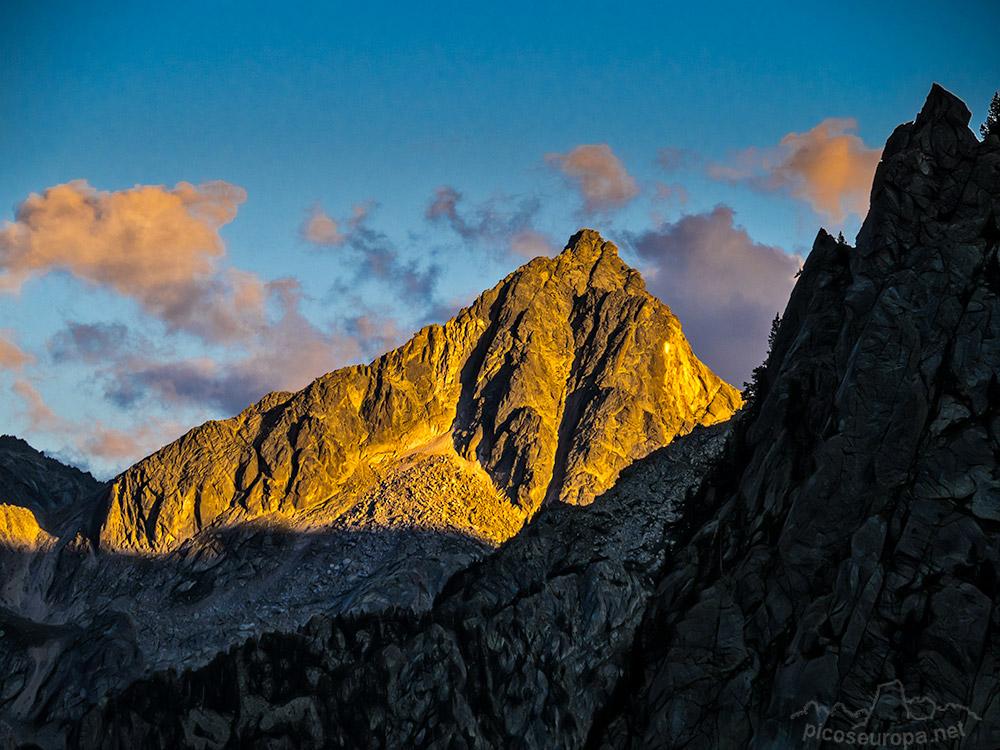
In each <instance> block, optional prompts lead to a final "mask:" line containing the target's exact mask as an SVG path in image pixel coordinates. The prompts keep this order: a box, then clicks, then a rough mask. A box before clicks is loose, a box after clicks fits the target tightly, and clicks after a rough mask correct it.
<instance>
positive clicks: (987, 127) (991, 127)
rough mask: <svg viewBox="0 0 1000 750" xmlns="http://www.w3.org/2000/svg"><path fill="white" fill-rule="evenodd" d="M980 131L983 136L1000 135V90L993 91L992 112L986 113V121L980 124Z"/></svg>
mask: <svg viewBox="0 0 1000 750" xmlns="http://www.w3.org/2000/svg"><path fill="white" fill-rule="evenodd" d="M979 132H980V134H981V135H982V136H983V138H985V137H986V136H988V135H1000V91H994V92H993V101H992V102H990V112H989V114H988V115H986V122H984V123H983V124H982V125H980V126H979Z"/></svg>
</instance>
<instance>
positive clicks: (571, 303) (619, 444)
mask: <svg viewBox="0 0 1000 750" xmlns="http://www.w3.org/2000/svg"><path fill="white" fill-rule="evenodd" d="M740 403H741V401H740V397H739V394H738V393H737V392H736V391H735V390H734V389H733V388H732V387H731V386H729V385H728V384H726V383H724V382H723V381H721V380H719V379H718V378H717V377H716V376H715V375H713V374H712V373H711V371H710V370H708V368H706V367H705V366H704V365H703V364H702V363H701V362H699V361H698V359H697V358H696V357H695V356H694V354H693V353H692V352H691V348H690V346H689V345H688V343H687V341H686V340H685V339H684V336H683V334H682V333H681V328H680V323H679V322H678V321H677V319H676V318H675V317H674V316H673V315H672V314H671V313H670V310H669V309H668V308H667V307H666V306H665V305H664V304H662V303H661V302H659V301H658V300H656V299H655V298H654V297H651V296H650V295H649V294H647V293H646V291H645V285H644V284H643V282H642V279H641V278H640V276H639V274H638V273H637V272H635V271H634V270H632V269H630V268H629V267H628V266H626V265H625V264H624V263H622V261H621V260H620V259H619V257H618V254H617V249H616V248H615V246H614V245H612V244H611V243H609V242H605V241H604V240H603V239H601V237H600V236H599V235H598V234H597V233H596V232H593V231H590V230H582V231H581V232H579V233H578V234H577V235H575V236H574V237H573V238H572V239H571V240H570V243H569V245H568V246H567V248H566V249H565V250H564V251H563V252H562V253H561V254H560V255H559V256H558V257H556V258H537V259H535V260H534V261H532V262H531V263H528V264H527V265H526V266H524V267H522V268H521V269H520V270H518V271H516V272H515V273H513V274H511V275H510V276H508V277H507V278H506V279H504V281H502V282H501V283H500V284H498V285H497V286H496V287H494V288H493V289H491V290H490V291H488V292H486V293H484V294H483V295H482V296H481V297H480V298H479V299H478V300H477V301H476V302H475V303H474V304H473V305H472V306H470V307H468V308H466V309H465V310H463V311H462V312H461V313H459V315H458V316H457V317H456V318H454V319H453V320H451V321H449V322H448V323H446V324H445V325H444V326H439V325H432V326H428V327H427V328H424V329H423V330H421V331H420V332H418V333H417V334H416V335H415V336H414V337H413V338H412V339H411V340H410V341H409V342H408V343H406V344H405V345H403V346H402V347H400V348H399V349H396V350H395V351H392V352H389V353H388V354H386V355H384V356H383V357H380V358H379V359H377V360H375V362H373V363H372V364H371V365H366V366H358V367H349V368H345V369H343V370H338V371H336V372H333V373H331V374H329V375H326V376H324V377H321V378H319V379H318V380H316V381H315V382H313V383H312V385H310V386H309V387H307V388H306V389H305V390H303V391H301V392H300V393H297V394H288V393H273V394H271V395H269V396H267V397H266V398H264V399H263V400H262V401H261V402H260V403H258V404H256V405H255V406H252V407H250V408H248V409H247V410H246V411H244V412H243V413H242V414H240V415H239V416H237V417H234V418H233V419H229V420H226V421H222V422H210V423H208V424H205V425H203V426H201V427H199V428H197V429H195V430H192V431H191V432H190V433H188V434H187V435H185V436H184V437H182V438H181V439H180V440H178V441H177V442H175V443H172V444H171V445H169V446H167V447H165V448H163V449H162V450H160V451H158V452H157V453H155V454H153V455H152V456H150V457H149V458H147V459H145V460H143V461H141V462H140V463H138V464H136V465H135V466H134V467H132V468H131V469H129V470H128V471H126V472H125V473H124V474H122V475H121V476H119V477H118V478H117V479H116V480H115V481H114V483H113V485H112V487H111V490H110V493H109V496H108V501H107V504H108V508H107V514H106V516H105V517H104V518H103V521H102V523H101V529H100V544H101V547H102V548H103V549H106V550H135V551H140V552H151V551H152V552H164V551H169V550H173V549H176V548H177V547H178V546H180V545H181V544H183V543H184V541H185V540H187V539H190V538H191V537H193V536H194V535H196V534H197V533H198V532H200V531H201V530H202V529H205V528H207V527H209V526H212V525H213V524H214V525H216V526H232V525H233V524H237V523H242V522H245V521H247V520H251V519H253V518H258V517H261V516H265V515H270V516H272V517H276V518H282V517H283V518H287V519H294V521H295V522H296V523H298V524H300V525H303V524H304V525H309V526H316V525H322V524H325V523H329V522H330V521H332V520H335V519H336V518H338V517H339V516H341V515H342V514H343V513H344V512H345V511H347V510H349V509H350V508H352V507H354V506H356V505H357V504H358V503H359V502H362V501H364V500H365V499H366V498H371V497H372V495H373V494H376V495H377V494H378V492H379V491H380V489H382V486H381V476H380V475H382V474H384V473H386V472H390V473H391V472H393V471H394V470H395V467H397V465H398V462H399V461H400V460H403V459H407V458H408V457H409V460H411V461H412V460H416V459H414V458H413V456H414V455H416V456H418V457H419V456H421V455H434V456H443V457H444V458H445V460H446V464H447V465H446V466H444V467H443V468H442V470H443V471H444V472H447V471H450V470H455V471H458V472H459V473H461V474H462V475H463V481H461V482H458V483H457V484H456V485H455V493H453V494H454V499H455V502H457V503H458V504H459V505H469V504H470V502H469V498H467V497H464V494H465V493H468V492H471V493H474V494H475V497H474V498H472V500H473V502H472V503H471V504H472V505H475V506H476V507H478V508H479V509H480V514H479V516H478V517H475V518H473V517H468V518H466V519H457V518H452V519H451V521H450V524H451V526H452V527H454V528H455V529H456V530H458V531H461V532H465V533H468V534H470V535H473V536H477V537H481V538H483V539H484V540H488V541H492V542H493V543H496V542H499V541H502V540H503V539H506V538H507V537H508V536H510V534H511V533H513V532H514V531H516V530H517V529H518V528H519V527H520V526H521V525H522V524H523V522H524V520H525V519H527V518H530V516H531V515H532V514H533V513H534V512H535V511H536V510H537V509H538V508H539V507H540V505H541V503H542V502H543V500H545V499H546V498H550V499H553V500H555V499H559V500H563V501H566V502H571V503H587V502H590V500H591V499H592V498H593V497H594V496H595V495H596V494H598V493H600V492H602V491H603V490H605V489H607V488H608V487H610V486H611V485H612V484H613V483H614V480H615V479H616V478H617V476H618V473H619V471H621V469H622V468H624V467H625V466H627V465H628V464H629V463H630V462H632V461H633V460H635V459H637V458H640V457H642V456H645V455H647V454H648V453H650V452H651V451H652V450H654V449H656V448H658V447H660V446H662V445H665V444H666V443H668V442H669V441H670V440H671V439H672V438H673V437H674V436H676V435H678V434H684V433H686V432H688V431H690V430H691V429H692V428H693V427H694V426H696V425H699V424H713V423H715V422H719V421H723V420H725V419H728V418H729V416H730V415H731V414H732V413H733V411H734V410H735V409H737V408H738V407H739V405H740ZM439 468H441V467H439ZM448 499H451V498H446V500H448ZM417 510H418V509H416V508H414V509H413V511H414V514H416V513H417ZM403 515H404V517H405V516H406V515H407V514H405V513H404V514H403Z"/></svg>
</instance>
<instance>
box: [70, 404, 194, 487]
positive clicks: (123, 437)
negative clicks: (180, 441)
mask: <svg viewBox="0 0 1000 750" xmlns="http://www.w3.org/2000/svg"><path fill="white" fill-rule="evenodd" d="M188 429H190V427H189V426H187V425H183V424H181V423H180V422H175V421H173V420H169V419H155V418H154V419H151V420H150V421H149V422H148V423H146V424H140V425H137V426H135V427H129V428H128V429H119V428H116V427H109V426H108V425H106V424H105V423H104V422H103V421H101V420H99V419H98V420H96V421H95V422H94V423H93V424H90V425H87V426H86V427H84V429H83V430H81V431H79V432H78V433H77V434H76V436H75V438H74V440H73V445H72V447H71V448H69V449H68V453H69V455H70V456H72V457H73V458H74V459H75V461H76V462H80V463H84V464H85V465H86V466H88V467H90V468H91V470H95V469H96V471H97V473H98V474H100V475H102V476H107V475H109V474H115V473H117V472H118V471H121V470H123V469H125V468H126V467H128V466H131V465H132V464H134V463H135V462H136V461H138V460H140V459H142V458H145V457H146V456H148V455H150V454H151V453H153V452H155V451H157V450H159V449H160V448H161V447H163V446H164V445H166V444H168V443H170V442H172V441H173V440H176V439H177V438H178V437H180V436H181V435H182V434H184V433H185V432H186V431H187V430H188ZM95 459H96V460H95Z"/></svg>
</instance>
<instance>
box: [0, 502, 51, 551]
mask: <svg viewBox="0 0 1000 750" xmlns="http://www.w3.org/2000/svg"><path fill="white" fill-rule="evenodd" d="M49 539H51V537H50V536H49V535H48V534H46V533H45V532H44V531H42V528H41V527H40V526H39V525H38V520H37V519H36V518H35V514H34V513H32V512H31V511H30V510H28V509H27V508H22V507H20V506H18V505H6V504H4V503H0V545H5V546H11V547H34V546H36V545H37V544H44V543H45V541H46V540H49Z"/></svg>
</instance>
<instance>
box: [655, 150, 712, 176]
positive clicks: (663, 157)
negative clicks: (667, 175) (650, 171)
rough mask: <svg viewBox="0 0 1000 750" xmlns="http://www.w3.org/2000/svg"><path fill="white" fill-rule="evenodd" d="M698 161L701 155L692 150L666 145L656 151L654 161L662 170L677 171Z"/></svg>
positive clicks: (687, 167)
mask: <svg viewBox="0 0 1000 750" xmlns="http://www.w3.org/2000/svg"><path fill="white" fill-rule="evenodd" d="M700 161H701V157H700V156H699V155H698V154H697V153H696V152H694V151H689V150H688V149H686V148H674V147H672V146H667V147H665V148H661V149H660V150H659V152H657V154H656V161H655V162H654V163H655V164H656V165H657V166H658V167H659V168H660V169H662V170H663V171H664V172H677V171H680V170H682V169H690V168H691V167H693V166H695V165H696V164H698V163H699V162H700Z"/></svg>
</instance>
